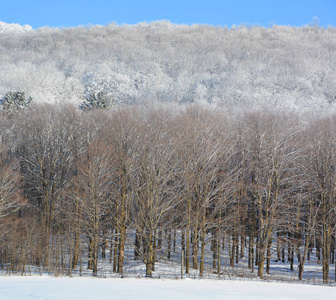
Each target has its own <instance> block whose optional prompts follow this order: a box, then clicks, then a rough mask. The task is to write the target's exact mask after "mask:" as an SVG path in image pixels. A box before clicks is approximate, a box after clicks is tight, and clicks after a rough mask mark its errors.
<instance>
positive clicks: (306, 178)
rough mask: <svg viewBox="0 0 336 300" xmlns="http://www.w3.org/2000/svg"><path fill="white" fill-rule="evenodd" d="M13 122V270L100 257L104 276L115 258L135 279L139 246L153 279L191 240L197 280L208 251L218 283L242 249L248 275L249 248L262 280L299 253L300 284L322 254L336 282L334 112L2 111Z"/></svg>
mask: <svg viewBox="0 0 336 300" xmlns="http://www.w3.org/2000/svg"><path fill="white" fill-rule="evenodd" d="M0 121H1V127H0V128H1V133H0V134H1V152H0V163H1V168H0V267H1V268H3V269H7V270H12V271H21V272H24V270H25V267H26V266H27V265H36V266H38V267H40V268H44V269H46V270H56V269H58V270H63V272H64V273H67V274H71V272H72V270H73V269H75V268H77V267H78V264H79V263H80V262H83V261H85V262H86V261H87V262H88V266H87V267H88V269H91V270H92V272H93V275H97V272H98V256H99V255H102V256H103V257H106V256H107V255H108V254H106V252H107V251H110V254H109V257H110V263H111V264H112V265H113V270H114V272H118V273H121V274H122V273H123V272H124V269H123V267H124V264H125V260H126V259H130V256H125V243H126V240H127V239H128V240H129V239H130V238H131V239H132V244H133V245H134V247H133V249H134V256H132V259H134V260H142V261H143V262H144V264H145V265H146V275H148V276H151V275H152V272H153V269H154V267H155V263H156V262H157V261H158V260H160V259H161V258H162V256H163V255H164V256H166V257H167V258H168V259H169V258H170V255H171V254H170V252H171V251H172V250H171V249H172V243H173V242H174V244H175V243H176V242H178V243H181V248H182V249H183V253H184V255H185V258H184V260H185V272H186V273H189V272H190V270H191V268H193V269H198V270H199V275H200V276H203V274H204V260H205V247H206V246H207V245H208V244H211V251H212V253H213V270H214V272H218V274H220V272H221V266H223V262H222V261H221V249H222V248H223V247H225V248H228V247H229V248H230V265H231V266H232V267H234V266H235V264H236V263H237V262H238V260H239V258H240V257H241V256H243V255H244V248H245V245H246V246H247V247H248V268H250V269H251V270H252V271H253V270H254V267H255V265H257V269H258V275H259V277H260V278H262V277H263V272H264V267H265V266H266V268H265V270H266V272H267V273H268V272H269V269H270V263H271V261H270V256H271V247H272V246H276V247H277V255H278V260H283V261H284V260H285V257H284V256H285V253H286V254H287V255H288V260H289V261H290V262H291V268H293V261H294V256H296V257H297V260H298V270H299V272H298V278H299V279H302V278H303V274H304V265H305V262H306V261H307V260H309V259H310V254H311V253H312V249H313V248H316V255H317V256H318V259H319V261H320V262H321V263H322V266H323V282H325V283H327V282H328V280H329V265H330V264H334V263H335V259H334V258H335V225H336V218H335V206H336V202H335V197H336V194H335V187H336V171H335V168H336V167H335V166H336V148H335V143H336V117H335V116H334V115H331V116H324V117H314V118H313V117H311V116H307V115H306V116H300V115H299V114H297V113H290V112H279V111H278V112H273V111H266V110H264V111H254V112H249V113H243V112H239V113H237V112H232V111H231V112H230V111H228V112H226V111H222V110H211V109H209V108H201V107H199V106H185V107H180V108H176V109H173V108H169V109H168V108H165V107H161V108H153V107H152V108H149V107H146V106H142V107H136V106H128V107H125V108H122V107H118V108H117V107H115V108H114V109H111V110H108V111H104V110H99V109H96V110H79V109H77V108H74V107H70V106H56V105H54V106H49V105H43V106H36V105H33V106H31V107H30V108H27V109H25V110H2V111H1V118H0ZM176 234H178V235H179V236H180V239H178V240H177V239H176ZM224 237H226V238H225V239H224ZM224 243H225V244H224ZM174 247H175V246H174ZM65 253H66V255H65ZM87 255H88V258H87ZM81 265H82V264H81Z"/></svg>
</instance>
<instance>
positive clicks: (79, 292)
mask: <svg viewBox="0 0 336 300" xmlns="http://www.w3.org/2000/svg"><path fill="white" fill-rule="evenodd" d="M335 298H336V289H335V287H330V286H316V285H304V284H291V283H274V282H260V281H236V280H205V279H203V280H197V279H196V280H191V279H183V280H160V279H144V278H142V279H111V278H108V279H104V278H87V277H85V278H79V277H76V278H65V277H62V278H60V277H58V278H55V277H47V276H31V277H24V276H22V277H18V276H9V277H1V279H0V299H1V300H10V299H11V300H14V299H15V300H17V299H20V300H25V299H48V300H53V299H62V300H67V299H69V300H70V299H71V300H72V299H82V300H85V299H90V300H92V299H95V300H98V299H114V300H118V299H137V300H142V299H143V300H151V299H168V300H171V299H174V300H175V299H183V300H189V299H190V300H191V299H192V300H197V299H207V300H208V299H230V300H243V299H244V300H245V299H251V300H253V299H258V300H263V299H272V300H280V299H281V300H284V299H291V300H295V299H297V300H310V299H324V300H329V299H330V300H331V299H333V300H334V299H335Z"/></svg>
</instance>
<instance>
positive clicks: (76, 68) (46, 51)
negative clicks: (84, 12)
mask: <svg viewBox="0 0 336 300" xmlns="http://www.w3.org/2000/svg"><path fill="white" fill-rule="evenodd" d="M13 30H15V31H16V32H25V33H24V34H19V35H17V34H15V35H13V34H11V32H13ZM0 32H2V34H1V39H0V57H1V61H0V68H1V70H2V75H0V97H2V96H3V95H4V94H5V93H7V92H8V91H18V90H19V91H23V92H25V93H26V94H27V95H29V96H31V97H33V99H35V101H37V102H49V103H55V102H57V103H59V102H63V103H69V102H71V103H76V104H79V103H80V102H82V101H83V99H84V98H85V97H86V96H87V95H88V94H90V93H93V92H94V93H98V92H104V93H107V94H109V95H110V96H111V97H112V98H113V101H114V103H127V104H133V103H142V102H143V101H159V102H165V103H179V104H181V103H182V104H184V103H202V104H203V103H208V104H215V105H218V106H233V107H248V108H250V107H264V106H265V105H268V106H272V107H295V108H305V107H313V108H319V107H324V108H325V107H327V108H329V107H333V106H334V105H335V102H336V88H335V84H334V82H335V81H336V64H335V61H336V30H335V28H333V27H330V28H327V29H325V28H320V27H318V26H304V27H289V26H273V27H272V28H265V27H258V26H255V27H245V26H239V27H235V28H231V29H229V28H227V27H213V26H206V25H192V26H187V25H175V24H172V23H170V22H166V21H159V22H153V23H140V24H137V25H121V26H119V25H116V24H110V25H107V26H87V27H83V26H81V27H74V28H64V29H59V28H40V29H38V30H31V27H30V26H27V25H25V26H20V25H17V24H5V23H0ZM3 74H6V76H4V75H3Z"/></svg>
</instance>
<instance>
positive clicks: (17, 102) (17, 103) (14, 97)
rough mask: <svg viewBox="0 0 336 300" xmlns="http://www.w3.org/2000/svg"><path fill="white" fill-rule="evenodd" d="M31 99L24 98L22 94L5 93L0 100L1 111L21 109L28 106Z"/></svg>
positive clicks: (17, 92)
mask: <svg viewBox="0 0 336 300" xmlns="http://www.w3.org/2000/svg"><path fill="white" fill-rule="evenodd" d="M32 101H33V99H32V97H30V96H29V97H26V95H25V93H24V92H19V91H16V92H7V93H6V94H5V95H4V96H3V97H2V99H1V100H0V105H1V106H2V109H23V108H26V107H29V106H30V103H31V102H32Z"/></svg>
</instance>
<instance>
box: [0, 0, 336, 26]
mask: <svg viewBox="0 0 336 300" xmlns="http://www.w3.org/2000/svg"><path fill="white" fill-rule="evenodd" d="M314 18H317V20H318V22H319V24H320V25H321V26H328V25H332V26H335V25H336V0H228V1H227V0H222V1H220V0H207V1H204V0H203V1H198V0H195V1H190V0H187V1H183V0H161V1H160V0H147V1H145V0H119V1H113V0H112V1H108V0H1V5H0V21H2V22H6V23H19V24H21V25H24V24H29V25H31V26H32V27H34V28H39V27H42V26H50V27H73V26H78V25H88V24H94V25H95V24H101V25H106V24H109V23H111V22H116V23H117V24H125V23H126V24H136V23H139V22H151V21H156V20H169V21H171V22H172V23H177V24H210V25H222V26H228V27H231V26H232V25H233V24H235V25H241V24H246V25H262V26H271V25H273V24H278V25H291V26H302V25H306V24H311V23H313V20H314Z"/></svg>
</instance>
